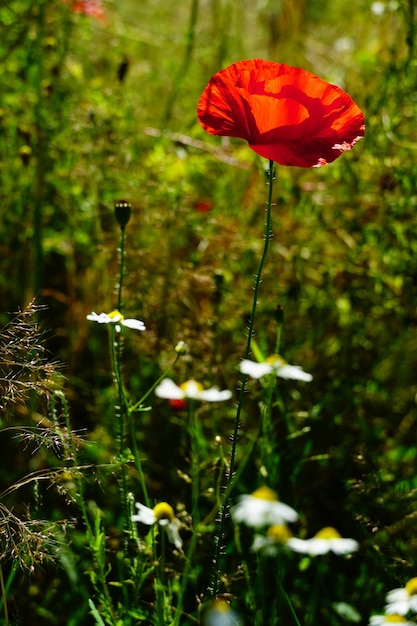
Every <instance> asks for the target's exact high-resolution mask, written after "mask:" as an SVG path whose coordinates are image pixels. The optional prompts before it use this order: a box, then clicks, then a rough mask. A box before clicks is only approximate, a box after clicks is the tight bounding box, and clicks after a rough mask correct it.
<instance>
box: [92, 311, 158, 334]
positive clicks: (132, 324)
mask: <svg viewBox="0 0 417 626" xmlns="http://www.w3.org/2000/svg"><path fill="white" fill-rule="evenodd" d="M87 319H88V320H90V322H97V323H98V324H115V326H116V330H117V332H120V326H126V328H133V330H145V329H146V326H145V324H144V323H143V322H142V321H141V320H135V319H130V318H128V319H125V318H124V316H123V315H122V314H121V313H120V312H119V311H117V310H115V311H112V312H111V313H100V314H97V313H94V311H93V312H92V313H90V314H89V315H87Z"/></svg>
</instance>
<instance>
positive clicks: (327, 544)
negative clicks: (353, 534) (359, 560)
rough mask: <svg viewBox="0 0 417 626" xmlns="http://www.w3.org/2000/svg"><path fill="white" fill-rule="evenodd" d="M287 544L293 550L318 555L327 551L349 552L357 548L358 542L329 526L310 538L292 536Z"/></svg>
mask: <svg viewBox="0 0 417 626" xmlns="http://www.w3.org/2000/svg"><path fill="white" fill-rule="evenodd" d="M288 546H289V547H290V548H291V550H294V552H301V553H302V554H310V555H311V556H318V555H321V554H326V553H327V552H334V553H335V554H351V553H352V552H355V551H356V550H357V549H358V548H359V544H358V542H357V541H355V539H347V538H344V537H341V536H340V535H339V533H338V532H337V530H335V529H334V528H332V527H331V526H326V528H322V530H320V531H319V532H318V533H317V534H316V535H315V536H314V537H312V538H311V539H298V538H296V537H294V538H292V539H290V540H289V541H288Z"/></svg>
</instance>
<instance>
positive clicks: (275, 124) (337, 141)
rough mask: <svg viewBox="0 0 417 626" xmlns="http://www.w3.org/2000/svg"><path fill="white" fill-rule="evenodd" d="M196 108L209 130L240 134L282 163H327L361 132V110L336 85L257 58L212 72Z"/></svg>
mask: <svg viewBox="0 0 417 626" xmlns="http://www.w3.org/2000/svg"><path fill="white" fill-rule="evenodd" d="M197 114H198V118H199V120H200V123H201V125H202V126H203V128H204V129H205V130H206V131H207V132H208V133H210V134H212V135H225V136H229V137H238V138H241V139H245V140H246V141H247V142H248V144H249V146H250V147H251V148H252V150H254V151H255V152H256V153H257V154H259V155H260V156H262V157H264V158H267V159H270V160H272V161H275V162H277V163H279V164H281V165H296V166H299V167H313V166H317V165H323V164H325V163H331V162H332V161H334V160H335V159H336V158H337V157H338V156H340V155H341V154H342V153H343V152H346V151H347V150H350V149H351V148H352V147H353V146H354V145H355V143H356V142H357V141H358V140H359V139H360V138H361V137H363V136H364V133H365V122H364V116H363V113H362V111H361V110H360V109H359V107H358V106H357V105H356V104H355V103H354V102H353V100H352V99H351V98H350V96H349V95H348V94H347V93H345V92H344V91H343V90H342V89H340V87H337V86H336V85H331V84H330V83H327V82H326V81H324V80H322V79H321V78H319V77H318V76H315V75H314V74H311V73H310V72H308V71H306V70H303V69H300V68H297V67H291V66H289V65H284V64H279V63H272V62H270V61H264V60H262V59H252V60H247V61H239V62H238V63H234V64H233V65H230V66H229V67H226V68H225V69H224V70H221V71H220V72H217V74H215V75H214V76H213V77H212V78H211V79H210V81H209V83H208V85H207V86H206V88H205V89H204V91H203V93H202V95H201V97H200V101H199V103H198V108H197Z"/></svg>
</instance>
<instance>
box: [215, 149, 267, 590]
mask: <svg viewBox="0 0 417 626" xmlns="http://www.w3.org/2000/svg"><path fill="white" fill-rule="evenodd" d="M267 175H268V184H269V193H268V204H267V209H266V222H265V235H264V247H263V251H262V256H261V260H260V262H259V268H258V273H257V274H256V278H255V284H254V288H253V300H252V311H251V316H250V319H249V326H248V336H247V342H246V349H245V354H244V359H248V358H249V355H250V349H251V341H252V336H253V329H254V324H255V314H256V307H257V304H258V292H259V286H260V284H261V275H262V270H263V267H264V265H265V260H266V256H267V252H268V246H269V241H270V239H271V209H272V192H273V179H274V162H273V161H269V169H268V174H267ZM247 380H248V376H247V374H242V380H241V385H240V390H239V398H238V404H237V409H236V417H235V423H234V428H233V434H232V436H231V446H232V447H231V451H230V466H229V471H228V473H227V478H226V485H225V491H224V497H223V502H222V505H221V510H220V518H219V525H218V529H217V536H216V547H215V553H214V558H213V572H214V574H213V579H212V584H211V588H210V592H211V593H212V595H213V596H214V597H216V596H217V595H218V591H219V589H218V587H219V578H220V557H221V555H222V550H223V540H224V535H225V530H226V519H227V517H228V514H229V499H230V492H231V486H232V481H233V478H234V475H235V465H236V448H237V440H238V434H239V427H240V415H241V412H242V406H243V399H244V397H245V392H246V383H247Z"/></svg>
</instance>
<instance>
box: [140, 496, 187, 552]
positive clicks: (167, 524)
mask: <svg viewBox="0 0 417 626" xmlns="http://www.w3.org/2000/svg"><path fill="white" fill-rule="evenodd" d="M135 506H136V508H137V509H138V511H139V512H138V513H137V515H132V521H133V522H140V523H141V524H146V525H147V526H153V524H159V525H160V526H162V527H163V528H165V530H166V532H167V535H168V539H169V540H170V542H171V543H173V544H174V545H175V547H176V548H177V550H182V539H181V537H180V533H179V528H180V526H181V523H180V521H179V519H177V518H176V517H175V514H174V509H173V508H172V506H171V505H170V504H168V503H167V502H159V504H157V505H156V506H154V508H153V509H150V508H149V507H147V506H145V505H144V504H141V503H140V502H135Z"/></svg>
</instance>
